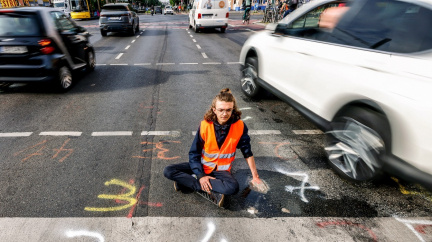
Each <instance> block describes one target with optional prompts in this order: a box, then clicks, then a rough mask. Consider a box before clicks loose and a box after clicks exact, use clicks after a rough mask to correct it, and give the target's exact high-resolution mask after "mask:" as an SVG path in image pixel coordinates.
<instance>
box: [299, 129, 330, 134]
mask: <svg viewBox="0 0 432 242" xmlns="http://www.w3.org/2000/svg"><path fill="white" fill-rule="evenodd" d="M292 132H293V133H294V134H323V132H322V131H321V130H319V129H312V130H293V131H292Z"/></svg>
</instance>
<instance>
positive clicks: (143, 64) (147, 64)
mask: <svg viewBox="0 0 432 242" xmlns="http://www.w3.org/2000/svg"><path fill="white" fill-rule="evenodd" d="M134 66H151V63H135V64H134Z"/></svg>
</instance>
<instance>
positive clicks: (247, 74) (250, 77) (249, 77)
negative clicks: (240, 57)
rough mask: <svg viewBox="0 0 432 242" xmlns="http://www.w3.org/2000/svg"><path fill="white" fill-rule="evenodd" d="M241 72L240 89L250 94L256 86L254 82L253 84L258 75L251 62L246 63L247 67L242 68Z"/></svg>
mask: <svg viewBox="0 0 432 242" xmlns="http://www.w3.org/2000/svg"><path fill="white" fill-rule="evenodd" d="M243 73H244V74H243V77H242V79H241V86H242V89H243V90H244V91H245V92H246V93H247V94H252V93H253V92H254V91H255V90H256V88H257V87H256V84H255V80H256V78H257V76H258V75H257V72H256V70H255V68H254V67H253V66H252V65H251V64H248V67H247V68H246V69H245V70H244V72H243Z"/></svg>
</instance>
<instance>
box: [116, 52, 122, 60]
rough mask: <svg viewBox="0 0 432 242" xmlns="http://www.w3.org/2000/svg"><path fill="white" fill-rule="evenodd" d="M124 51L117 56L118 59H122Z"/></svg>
mask: <svg viewBox="0 0 432 242" xmlns="http://www.w3.org/2000/svg"><path fill="white" fill-rule="evenodd" d="M122 55H123V53H120V54H118V56H117V57H116V58H115V59H116V60H118V59H120V57H122Z"/></svg>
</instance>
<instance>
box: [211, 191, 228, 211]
mask: <svg viewBox="0 0 432 242" xmlns="http://www.w3.org/2000/svg"><path fill="white" fill-rule="evenodd" d="M211 195H212V196H213V202H214V203H215V204H216V205H217V206H218V207H220V208H222V207H223V204H224V200H225V195H224V194H221V193H217V192H212V194H211Z"/></svg>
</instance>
